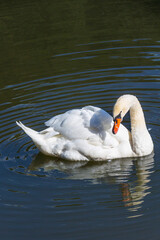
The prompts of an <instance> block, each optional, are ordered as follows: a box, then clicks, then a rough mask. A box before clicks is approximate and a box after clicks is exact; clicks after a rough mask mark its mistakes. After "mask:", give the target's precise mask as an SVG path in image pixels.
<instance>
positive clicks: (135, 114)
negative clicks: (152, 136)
mask: <svg viewBox="0 0 160 240" xmlns="http://www.w3.org/2000/svg"><path fill="white" fill-rule="evenodd" d="M130 119H131V131H132V133H133V132H134V131H137V130H140V131H141V130H142V129H143V130H147V127H146V123H145V118H144V113H143V110H142V107H141V105H140V103H139V101H138V99H137V98H135V100H134V102H133V103H132V105H131V107H130Z"/></svg>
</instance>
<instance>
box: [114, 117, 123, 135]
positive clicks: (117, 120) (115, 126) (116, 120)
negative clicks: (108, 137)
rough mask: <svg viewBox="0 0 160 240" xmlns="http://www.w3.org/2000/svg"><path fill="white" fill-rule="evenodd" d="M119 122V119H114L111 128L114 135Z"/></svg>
mask: <svg viewBox="0 0 160 240" xmlns="http://www.w3.org/2000/svg"><path fill="white" fill-rule="evenodd" d="M121 121H122V119H121V118H116V119H115V120H114V126H113V129H112V132H113V134H116V133H117V132H118V129H119V126H120V123H121Z"/></svg>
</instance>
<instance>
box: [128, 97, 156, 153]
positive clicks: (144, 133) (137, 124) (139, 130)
mask: <svg viewBox="0 0 160 240" xmlns="http://www.w3.org/2000/svg"><path fill="white" fill-rule="evenodd" d="M130 119H131V135H132V149H133V151H134V152H135V153H136V154H137V155H138V156H144V155H148V154H150V153H151V152H152V150H153V142H152V139H151V136H150V134H149V132H148V130H147V127H146V123H145V118H144V113H143V110H142V107H141V105H140V103H139V101H138V99H137V98H136V99H135V101H134V102H133V103H132V105H131V107H130Z"/></svg>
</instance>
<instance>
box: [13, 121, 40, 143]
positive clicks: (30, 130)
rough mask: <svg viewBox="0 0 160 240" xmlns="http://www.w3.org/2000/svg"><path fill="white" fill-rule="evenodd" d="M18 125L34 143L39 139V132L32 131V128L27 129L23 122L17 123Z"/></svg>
mask: <svg viewBox="0 0 160 240" xmlns="http://www.w3.org/2000/svg"><path fill="white" fill-rule="evenodd" d="M16 124H17V125H18V126H19V127H20V128H22V129H23V131H24V132H25V133H26V134H27V135H28V136H29V137H31V138H32V140H33V141H34V140H35V138H36V137H37V135H38V134H39V133H38V132H37V131H35V130H33V129H31V128H28V127H26V126H25V125H24V124H23V123H22V122H20V121H19V122H17V121H16Z"/></svg>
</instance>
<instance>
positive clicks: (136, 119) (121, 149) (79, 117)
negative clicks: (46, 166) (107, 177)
mask: <svg viewBox="0 0 160 240" xmlns="http://www.w3.org/2000/svg"><path fill="white" fill-rule="evenodd" d="M129 110H130V119H131V133H130V132H129V131H128V130H127V129H126V128H125V127H124V126H123V125H122V124H121V125H120V127H119V130H118V128H117V130H116V131H115V132H114V131H113V125H114V121H113V120H115V122H116V120H117V119H119V116H120V119H121V120H120V121H122V118H123V117H124V116H125V114H126V113H127V112H128V111H129ZM113 117H114V119H113V118H112V116H111V115H109V114H108V113H107V112H105V111H104V110H102V109H100V108H98V107H93V106H87V107H84V108H82V109H74V110H71V111H67V112H66V113H64V114H61V115H58V116H55V117H53V118H51V119H50V120H49V121H47V122H46V123H45V124H46V126H48V128H47V129H45V130H43V131H41V132H36V131H34V130H32V129H30V128H28V127H26V126H24V125H23V124H22V123H21V122H17V124H18V125H19V126H20V127H21V128H22V129H23V130H24V131H25V132H26V134H27V135H28V136H30V137H31V138H32V140H33V142H34V143H35V145H36V146H37V148H38V149H39V150H40V151H41V152H42V153H44V154H45V155H50V156H58V157H61V158H65V159H70V160H89V159H94V160H107V159H115V158H126V157H138V156H146V155H149V154H150V153H152V151H153V142H152V139H151V136H150V134H149V132H148V130H147V127H146V124H145V119H144V114H143V111H142V108H141V105H140V103H139V101H138V99H137V98H136V97H135V96H133V95H123V96H121V97H120V98H119V99H118V100H117V102H116V104H115V106H114V110H113ZM117 131H118V132H117ZM113 132H114V133H116V134H113Z"/></svg>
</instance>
